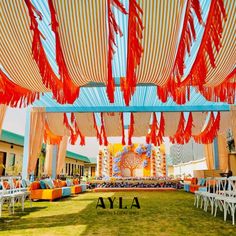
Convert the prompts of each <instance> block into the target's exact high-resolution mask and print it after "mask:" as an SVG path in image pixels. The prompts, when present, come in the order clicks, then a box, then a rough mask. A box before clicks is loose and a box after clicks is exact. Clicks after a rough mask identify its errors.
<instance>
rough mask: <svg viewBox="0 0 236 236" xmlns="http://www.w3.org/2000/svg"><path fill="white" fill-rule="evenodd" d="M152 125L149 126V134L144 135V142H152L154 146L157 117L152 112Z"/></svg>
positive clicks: (155, 143)
mask: <svg viewBox="0 0 236 236" xmlns="http://www.w3.org/2000/svg"><path fill="white" fill-rule="evenodd" d="M152 117H153V118H152V126H151V132H150V133H149V134H147V136H146V143H148V144H149V143H150V142H151V143H153V144H154V145H155V146H156V145H157V136H156V132H157V129H158V127H157V117H156V113H155V112H153V116H152Z"/></svg>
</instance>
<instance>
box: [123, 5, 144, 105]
mask: <svg viewBox="0 0 236 236" xmlns="http://www.w3.org/2000/svg"><path fill="white" fill-rule="evenodd" d="M142 14H143V10H142V9H141V7H140V6H139V5H138V3H137V2H136V0H130V1H129V20H128V52H127V73H126V78H125V79H123V81H122V83H121V90H122V91H123V95H124V100H125V104H126V105H127V106H128V105H129V102H130V99H131V97H132V95H133V94H134V92H135V89H136V84H137V78H136V74H135V70H136V68H137V67H138V65H139V64H140V60H141V57H142V53H143V48H142V44H141V40H142V31H143V30H144V27H143V24H142V19H141V15H142Z"/></svg>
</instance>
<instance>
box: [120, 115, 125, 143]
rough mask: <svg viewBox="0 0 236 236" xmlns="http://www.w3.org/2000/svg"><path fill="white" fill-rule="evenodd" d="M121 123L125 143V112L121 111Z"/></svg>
mask: <svg viewBox="0 0 236 236" xmlns="http://www.w3.org/2000/svg"><path fill="white" fill-rule="evenodd" d="M120 119H121V125H122V145H125V128H124V114H123V113H122V112H121V113H120Z"/></svg>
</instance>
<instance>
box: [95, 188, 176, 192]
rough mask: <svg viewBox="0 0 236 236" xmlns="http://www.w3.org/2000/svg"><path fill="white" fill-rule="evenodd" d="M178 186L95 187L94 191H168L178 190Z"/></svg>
mask: <svg viewBox="0 0 236 236" xmlns="http://www.w3.org/2000/svg"><path fill="white" fill-rule="evenodd" d="M176 190H177V189H176V188H94V189H93V190H92V191H93V192H133V191H135V192H136V191H138V192H141V191H144V192H166V191H176Z"/></svg>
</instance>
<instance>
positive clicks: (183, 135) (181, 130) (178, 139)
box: [170, 112, 193, 144]
mask: <svg viewBox="0 0 236 236" xmlns="http://www.w3.org/2000/svg"><path fill="white" fill-rule="evenodd" d="M185 122H186V121H185V118H184V113H183V112H181V114H180V121H179V125H178V129H177V131H176V134H175V135H174V137H170V141H171V142H172V143H178V144H185V143H188V142H189V140H190V138H191V136H192V126H193V116H192V113H191V112H190V113H189V117H188V121H187V124H186V127H185Z"/></svg>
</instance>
